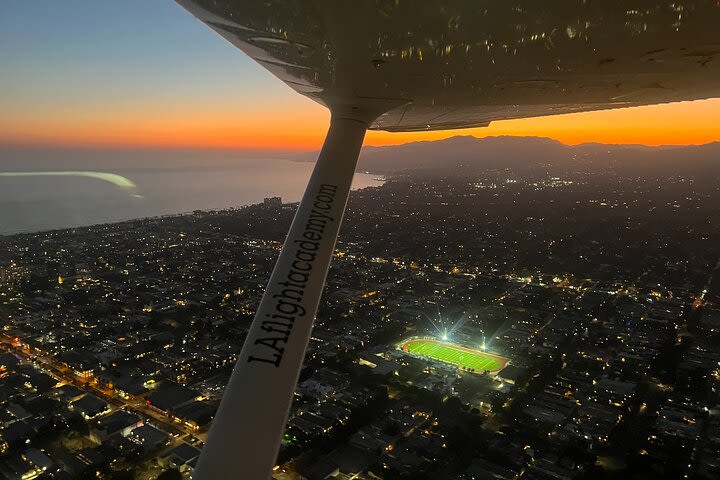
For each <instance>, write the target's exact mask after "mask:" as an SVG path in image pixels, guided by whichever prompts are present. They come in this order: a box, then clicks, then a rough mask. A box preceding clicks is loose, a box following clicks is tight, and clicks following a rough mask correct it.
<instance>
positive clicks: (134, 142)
mask: <svg viewBox="0 0 720 480" xmlns="http://www.w3.org/2000/svg"><path fill="white" fill-rule="evenodd" d="M0 65H2V73H0V145H10V146H21V147H22V146H43V147H140V148H144V147H173V148H174V147H193V148H251V149H272V150H311V149H315V148H317V147H319V145H320V144H321V142H322V139H323V137H324V134H325V131H326V128H327V124H328V119H329V115H328V113H327V111H326V110H325V109H324V108H323V107H321V106H319V105H317V104H315V103H314V102H312V101H310V100H308V99H306V98H304V97H302V96H301V95H298V94H296V93H295V92H293V91H292V90H291V89H290V88H289V87H287V86H285V85H284V84H283V83H282V82H281V81H280V80H278V79H276V78H275V77H273V76H272V75H271V74H270V73H268V72H267V71H265V70H264V69H263V68H262V67H260V66H259V65H257V64H255V63H254V62H253V61H251V60H250V59H249V58H247V57H246V56H245V55H244V54H242V53H241V52H240V51H238V50H237V49H236V48H234V47H233V46H231V45H230V44H229V43H227V42H226V41H225V40H223V39H221V38H220V37H219V36H218V35H217V34H215V33H214V32H213V31H211V30H210V29H209V28H207V27H206V26H205V25H203V24H202V23H200V22H199V21H197V20H195V19H194V18H192V17H191V16H190V15H189V14H188V13H186V12H185V11H184V10H183V9H182V8H180V7H179V6H177V5H176V4H174V3H173V2H171V1H170V0H124V1H122V2H108V1H90V0H63V1H57V0H32V1H27V0H3V1H2V2H0ZM718 118H720V100H707V101H698V102H686V103H680V104H673V105H665V106H655V107H643V108H635V109H624V110H616V111H606V112H596V113H586V114H575V115H562V116H557V117H545V118H536V119H526V120H515V121H504V122H496V123H494V124H493V125H491V126H490V127H488V128H482V129H470V130H462V131H458V130H455V131H446V132H425V133H415V134H397V133H395V134H390V133H384V132H370V133H369V134H368V137H367V140H366V144H368V145H385V144H398V143H405V142H408V141H414V140H429V139H439V138H445V137H448V136H452V135H457V134H471V135H475V136H478V137H481V136H487V135H538V136H548V137H552V138H555V139H558V140H560V141H562V142H564V143H568V144H576V143H582V142H590V141H592V142H606V143H643V144H648V145H659V144H700V143H708V142H712V141H720V127H718V124H717V119H718Z"/></svg>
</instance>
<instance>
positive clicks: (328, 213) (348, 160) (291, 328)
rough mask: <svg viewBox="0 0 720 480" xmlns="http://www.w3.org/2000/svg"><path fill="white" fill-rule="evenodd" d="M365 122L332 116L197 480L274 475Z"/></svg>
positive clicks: (264, 479) (252, 479)
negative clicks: (273, 469) (273, 470)
mask: <svg viewBox="0 0 720 480" xmlns="http://www.w3.org/2000/svg"><path fill="white" fill-rule="evenodd" d="M368 124H369V122H367V121H365V119H362V120H360V119H355V118H338V117H337V116H336V115H333V118H332V119H331V122H330V129H329V131H328V134H327V137H326V138H325V143H324V144H323V147H322V150H321V152H320V157H319V158H318V161H317V164H316V165H315V169H314V170H313V173H312V177H311V178H310V182H309V183H308V186H307V190H306V191H305V194H304V195H303V198H302V201H301V202H300V206H299V207H298V210H297V213H296V214H295V218H294V219H293V222H292V225H291V226H290V231H289V232H288V236H287V238H286V239H285V244H284V245H283V248H282V251H281V252H280V257H279V258H278V260H277V263H276V264H275V269H274V270H273V273H272V276H271V277H270V282H269V283H268V286H267V289H266V291H265V294H264V295H263V298H262V300H261V302H260V307H259V308H258V311H257V313H256V314H255V319H254V320H253V322H252V325H251V327H250V331H249V332H248V336H247V338H246V340H245V344H244V345H243V348H242V351H241V352H240V356H239V358H238V362H237V364H236V365H235V369H234V370H233V372H232V376H231V377H230V382H229V383H228V386H227V388H226V389H225V393H224V395H223V398H222V401H221V402H220V408H219V409H218V411H217V414H216V416H215V420H214V421H213V424H212V427H211V429H210V433H209V436H208V440H207V444H206V445H205V447H204V448H203V451H202V454H201V455H200V459H199V461H198V465H197V468H196V470H195V473H194V474H193V478H194V479H195V480H220V479H222V480H226V479H242V480H256V479H257V480H267V479H268V478H269V477H270V475H271V473H272V468H273V467H274V465H275V461H276V458H277V453H278V450H279V447H280V440H281V437H282V433H283V430H284V428H285V422H286V421H287V417H288V413H289V410H290V404H291V403H292V399H293V393H294V391H295V385H296V383H297V379H298V376H299V373H300V368H301V366H302V362H303V358H304V356H305V350H306V348H307V344H308V341H309V339H310V332H311V330H312V325H313V322H314V320H315V313H316V311H317V308H318V304H319V302H320V296H321V294H322V289H323V286H324V283H325V277H326V276H327V271H328V267H329V265H330V260H331V258H332V254H333V250H334V249H335V241H336V240H337V236H338V230H339V229H340V223H341V222H342V218H343V214H344V212H345V206H346V204H347V199H348V194H349V192H350V185H351V183H352V178H353V173H354V172H355V166H356V164H357V159H358V155H359V154H360V147H361V146H362V142H363V139H364V137H365V132H366V130H367V127H368Z"/></svg>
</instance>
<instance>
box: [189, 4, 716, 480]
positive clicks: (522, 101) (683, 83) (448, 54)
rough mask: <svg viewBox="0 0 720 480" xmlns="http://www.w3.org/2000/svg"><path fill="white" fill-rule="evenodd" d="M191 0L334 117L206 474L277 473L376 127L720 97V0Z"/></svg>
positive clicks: (205, 17) (216, 26) (206, 454)
mask: <svg viewBox="0 0 720 480" xmlns="http://www.w3.org/2000/svg"><path fill="white" fill-rule="evenodd" d="M176 1H177V2H178V3H180V4H181V5H182V6H183V7H184V8H185V9H187V10H188V11H189V12H191V13H192V14H193V15H195V16H196V17H197V18H199V19H200V20H202V21H203V22H204V23H206V24H207V25H208V26H210V27H211V28H212V29H213V30H215V31H216V32H217V33H219V34H220V35H221V36H223V37H224V38H226V39H227V40H229V41H230V42H231V43H232V44H234V45H235V46H237V47H238V48H240V49H241V50H242V51H244V52H245V53H246V54H248V55H249V56H250V57H252V58H253V59H255V60H256V61H257V62H258V63H260V64H261V65H262V66H263V67H265V68H267V69H268V70H270V71H271V72H272V73H273V74H275V75H276V76H277V77H278V78H280V79H281V80H283V81H284V82H285V83H286V84H287V85H289V86H290V87H291V88H293V89H294V90H296V91H297V92H299V93H301V94H303V95H306V96H308V97H309V98H311V99H313V100H315V101H317V102H319V103H321V104H323V105H325V106H327V107H328V108H329V109H330V112H331V120H330V129H329V131H328V134H327V138H326V140H325V143H324V145H323V147H322V150H321V152H320V156H319V158H318V161H317V163H316V165H315V169H314V171H313V174H312V177H311V178H310V181H309V184H308V187H307V190H306V192H305V195H304V196H303V198H302V200H301V202H300V205H299V207H298V210H297V213H296V215H295V219H294V220H293V223H292V226H291V227H290V231H289V233H288V236H287V239H286V241H285V244H284V246H283V249H282V251H281V253H280V256H279V258H278V261H277V264H276V266H275V269H274V270H273V272H272V275H271V277H270V282H269V284H268V287H267V291H266V292H265V294H264V296H263V298H262V301H261V303H260V306H259V308H258V311H257V313H256V316H255V319H254V321H253V323H252V326H251V327H250V330H249V332H248V335H247V339H246V341H245V344H244V346H243V348H242V351H241V352H240V355H239V358H238V362H237V365H236V367H235V369H234V371H233V374H232V376H231V378H230V382H229V384H228V386H227V388H226V390H225V393H224V396H223V399H222V402H221V404H220V407H219V410H218V412H217V415H216V417H215V420H214V422H213V425H212V428H211V430H210V433H209V437H208V441H207V444H206V446H205V448H204V449H203V452H202V455H201V457H200V460H199V463H198V466H197V469H196V472H195V474H194V478H195V479H199V480H208V479H227V478H234V479H245V480H248V479H249V480H255V479H263V480H265V479H267V478H268V477H269V476H270V472H271V469H272V467H273V465H274V463H275V459H276V455H277V452H278V449H279V444H280V438H281V436H282V431H283V428H284V426H285V422H286V420H287V415H288V411H289V408H290V404H291V401H292V396H293V391H294V389H295V384H296V381H297V378H298V375H299V371H300V368H301V365H302V361H303V357H304V354H305V349H306V347H307V343H308V339H309V337H310V331H311V328H312V325H313V321H314V318H315V313H316V311H317V307H318V303H319V301H320V295H321V291H322V288H323V284H324V282H325V278H326V274H327V270H328V266H329V264H330V259H331V256H332V252H333V249H334V246H335V241H336V239H337V234H338V230H339V228H340V223H341V220H342V217H343V214H344V210H345V205H346V202H347V197H348V192H349V190H350V184H351V180H352V177H353V172H354V170H355V167H356V162H357V158H358V155H359V152H360V148H361V145H362V143H363V139H364V135H365V132H366V130H367V129H368V128H370V129H380V130H387V131H413V130H415V131H417V130H435V129H449V128H460V127H478V126H486V125H488V124H489V123H490V122H491V121H494V120H503V119H512V118H524V117H533V116H542V115H553V114H561V113H572V112H584V111H591V110H600V109H610V108H620V107H631V106H636V105H650V104H657V103H664V102H673V101H680V100H693V99H704V98H710V97H718V96H720V28H718V25H720V7H719V6H718V3H717V1H716V0H683V1H682V2H680V3H677V2H674V3H673V2H665V1H659V0H628V1H619V0H585V1H581V2H580V1H576V0H573V1H570V0H552V1H550V0H537V1H534V2H507V1H501V0H486V1H483V2H478V1H477V0H445V1H441V0H413V1H408V0H394V1H383V0H380V1H369V0H317V1H308V0H176ZM238 82H239V83H240V82H241V79H238Z"/></svg>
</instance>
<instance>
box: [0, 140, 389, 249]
mask: <svg viewBox="0 0 720 480" xmlns="http://www.w3.org/2000/svg"><path fill="white" fill-rule="evenodd" d="M177 156H178V157H179V161H178V162H173V161H172V159H170V158H168V155H167V154H163V155H155V156H154V155H153V154H152V152H150V153H146V154H143V155H137V154H133V155H129V157H130V158H129V161H127V162H123V161H122V153H118V152H113V155H110V156H108V155H104V156H102V159H101V160H96V161H93V160H92V158H90V157H91V155H90V153H89V152H82V154H81V155H79V156H75V157H73V159H72V161H62V158H61V159H57V160H50V161H44V160H42V159H41V158H39V157H38V156H37V155H35V156H32V155H31V156H28V155H27V154H26V152H21V154H20V155H17V154H16V155H14V156H13V155H11V156H7V155H6V156H5V157H3V158H1V159H0V160H2V161H0V235H8V234H14V233H21V232H37V231H44V230H53V229H62V228H70V227H78V226H87V225H95V224H101V223H110V222H118V221H123V220H130V219H135V218H143V217H153V216H159V215H168V214H180V213H186V212H191V211H194V210H217V209H224V208H232V207H240V206H243V205H250V204H254V203H259V202H261V201H262V200H263V199H264V198H265V197H275V196H278V197H282V200H283V202H294V201H298V200H299V199H300V197H301V196H302V193H303V191H304V189H305V185H306V183H307V181H308V179H309V177H310V173H311V172H312V168H313V166H314V164H313V163H308V162H298V161H292V160H287V159H282V158H280V159H278V158H273V159H267V158H265V159H263V158H237V157H236V156H235V155H230V154H225V155H224V156H223V155H222V154H217V153H214V154H210V155H208V156H207V157H209V158H210V161H205V162H203V161H202V160H204V158H205V157H206V156H205V155H203V154H202V153H201V152H194V153H191V154H188V153H183V154H181V155H177ZM154 158H155V160H153V159H154ZM193 158H196V159H197V160H198V162H199V163H198V162H195V161H193ZM68 166H70V167H72V168H68ZM382 183H383V180H382V179H380V178H377V176H375V175H368V174H363V173H358V174H356V175H355V180H354V182H353V188H354V189H359V188H364V187H369V186H377V185H381V184H382Z"/></svg>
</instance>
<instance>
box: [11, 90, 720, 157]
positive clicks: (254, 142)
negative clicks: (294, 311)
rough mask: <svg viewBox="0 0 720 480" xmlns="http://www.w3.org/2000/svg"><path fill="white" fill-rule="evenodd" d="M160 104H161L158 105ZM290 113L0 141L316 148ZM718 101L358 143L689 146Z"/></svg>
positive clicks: (716, 137)
mask: <svg viewBox="0 0 720 480" xmlns="http://www.w3.org/2000/svg"><path fill="white" fill-rule="evenodd" d="M164 107H167V106H164ZM288 110H290V111H283V109H282V108H281V107H278V106H274V107H273V108H271V109H270V110H268V111H262V110H258V111H240V112H238V110H237V109H233V108H227V111H224V110H222V109H221V108H215V109H210V110H209V111H208V110H203V109H201V108H199V107H193V108H187V107H185V108H183V107H176V108H174V109H172V108H171V109H168V108H163V109H160V108H158V109H155V110H151V111H145V112H143V111H138V110H137V109H132V108H129V109H126V110H125V111H117V110H111V111H86V112H62V111H59V112H54V114H53V115H52V116H50V117H48V116H47V115H44V116H41V115H32V114H27V115H22V114H20V115H19V116H14V117H13V118H12V121H10V120H9V119H7V120H5V119H2V118H0V132H2V133H0V145H10V146H38V147H79V148H83V147H85V148H98V147H107V148H117V147H121V148H125V147H128V148H218V149H223V148H227V149H256V150H276V151H277V150H287V151H303V150H315V149H318V148H319V147H320V146H321V144H322V141H323V138H324V135H325V132H326V130H327V125H328V122H329V114H328V112H327V111H326V110H325V109H324V108H322V107H321V106H319V105H315V104H313V103H311V102H307V103H303V104H301V106H300V107H298V106H297V105H293V106H292V108H289V109H288ZM718 118H720V99H712V100H704V101H696V102H681V103H674V104H667V105H659V106H650V107H636V108H628V109H619V110H608V111H600V112H589V113H580V114H570V115H558V116H552V117H539V118H530V119H522V120H507V121H499V122H494V123H493V124H491V125H490V126H489V127H485V128H473V129H464V130H445V131H437V132H434V131H429V132H415V133H388V132H376V131H371V132H368V135H367V137H366V141H365V144H366V145H373V146H382V145H397V144H402V143H407V142H413V141H428V140H440V139H443V138H448V137H452V136H455V135H473V136H476V137H486V136H495V135H517V136H541V137H549V138H554V139H556V140H558V141H560V142H562V143H565V144H569V145H575V144H579V143H584V142H599V143H612V144H628V143H637V144H645V145H689V144H704V143H710V142H715V141H720V126H718V123H717V119H718Z"/></svg>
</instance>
